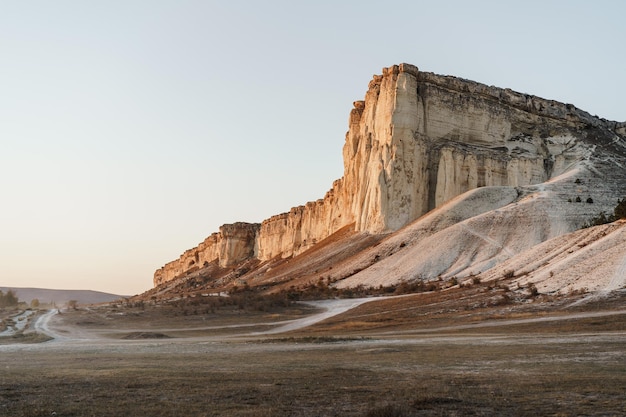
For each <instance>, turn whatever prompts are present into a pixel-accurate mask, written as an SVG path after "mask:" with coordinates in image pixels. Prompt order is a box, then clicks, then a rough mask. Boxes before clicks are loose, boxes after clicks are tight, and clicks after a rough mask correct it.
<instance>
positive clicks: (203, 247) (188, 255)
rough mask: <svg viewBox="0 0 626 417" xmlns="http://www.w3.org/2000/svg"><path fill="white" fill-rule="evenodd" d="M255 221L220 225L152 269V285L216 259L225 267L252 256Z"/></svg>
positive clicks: (254, 251)
mask: <svg viewBox="0 0 626 417" xmlns="http://www.w3.org/2000/svg"><path fill="white" fill-rule="evenodd" d="M260 226H261V225H259V224H257V223H241V222H240V223H234V224H225V225H223V226H221V227H220V231H219V232H218V233H213V234H211V235H210V236H209V237H207V238H206V239H205V240H204V241H203V242H202V243H200V244H199V245H198V246H197V247H195V248H193V249H189V250H186V251H185V252H184V253H183V254H182V255H181V256H180V257H179V258H178V259H176V260H174V261H172V262H169V263H167V264H165V265H164V266H163V267H162V268H159V269H157V270H156V272H155V273H154V279H153V282H154V285H155V286H156V285H159V284H162V283H164V282H167V281H170V280H172V279H174V278H177V277H180V276H183V275H184V274H186V273H189V272H191V271H195V270H197V269H199V268H202V267H204V266H207V265H208V264H210V263H212V262H217V263H218V264H219V266H220V267H222V268H228V267H230V266H233V265H236V264H237V263H239V262H242V261H244V260H246V259H249V258H252V257H254V256H256V252H257V246H256V241H257V234H258V231H259V229H260Z"/></svg>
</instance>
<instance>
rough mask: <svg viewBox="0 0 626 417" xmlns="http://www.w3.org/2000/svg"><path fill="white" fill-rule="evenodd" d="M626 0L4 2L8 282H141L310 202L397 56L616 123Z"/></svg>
mask: <svg viewBox="0 0 626 417" xmlns="http://www.w3.org/2000/svg"><path fill="white" fill-rule="evenodd" d="M624 16H626V2H623V1H617V0H616V1H593V2H590V1H550V0H543V1H524V2H512V1H511V2H506V1H471V2H470V1H446V2H437V1H396V2H386V3H385V2H382V1H363V0H361V1H340V0H334V1H325V0H324V1H320V0H317V1H310V2H304V1H293V0H291V1H272V0H267V1H252V0H251V1H236V0H230V1H199V0H198V1H189V0H170V1H159V0H142V1H139V0H137V1H133V0H107V1H82V0H75V1H64V0H57V1H34V0H33V1H9V0H0V196H1V197H0V286H13V287H44V288H62V289H93V290H100V291H107V292H113V293H117V294H123V295H132V294H136V293H140V292H143V291H145V290H147V289H149V288H151V286H152V274H153V272H154V270H155V269H157V268H159V267H161V266H162V265H163V264H165V263H166V262H168V261H171V260H173V259H175V258H177V257H178V256H179V255H180V254H181V253H182V252H183V251H184V250H186V249H188V248H191V247H194V246H196V245H197V244H198V243H199V242H201V241H202V240H204V238H205V237H206V236H208V235H209V234H211V233H212V232H215V231H217V230H218V228H219V226H220V225H221V224H224V223H233V222H235V221H246V222H260V221H262V220H263V219H265V218H268V217H270V216H271V215H273V214H278V213H282V212H285V211H288V210H289V209H290V208H291V207H293V206H297V205H300V204H304V203H306V202H307V201H310V200H316V199H318V198H321V197H323V196H324V193H325V192H326V191H327V190H328V189H330V187H331V184H332V181H333V180H335V179H337V178H340V177H341V175H342V173H343V162H342V158H341V148H342V146H343V142H344V137H345V132H346V130H347V121H348V115H349V112H350V109H351V108H352V102H353V101H355V100H361V99H363V97H364V95H365V92H366V90H367V84H368V82H369V81H370V79H371V77H372V75H374V74H379V73H381V69H382V67H387V66H391V65H393V64H398V63H401V62H408V63H411V64H414V65H417V66H418V67H419V68H420V69H421V70H424V71H431V72H436V73H439V74H449V75H456V76H460V77H463V78H468V79H472V80H475V81H479V82H483V83H485V84H489V85H496V86H499V87H508V88H512V89H514V90H517V91H520V92H524V93H529V94H535V95H538V96H541V97H544V98H549V99H555V100H558V101H562V102H566V103H572V104H574V105H576V106H577V107H579V108H582V109H583V110H586V111H588V112H589V113H591V114H597V115H599V116H601V117H604V118H606V119H610V120H618V121H624V120H626V82H625V76H626V54H625V53H624V50H625V41H626V25H625V24H624Z"/></svg>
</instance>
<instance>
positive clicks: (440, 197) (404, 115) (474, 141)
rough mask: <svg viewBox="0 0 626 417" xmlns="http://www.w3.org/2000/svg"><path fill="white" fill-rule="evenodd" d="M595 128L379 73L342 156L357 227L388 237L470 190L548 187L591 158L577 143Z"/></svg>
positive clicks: (574, 116)
mask: <svg viewBox="0 0 626 417" xmlns="http://www.w3.org/2000/svg"><path fill="white" fill-rule="evenodd" d="M598 123H599V122H598V121H597V119H595V120H594V118H592V117H591V116H589V115H588V114H587V113H585V112H582V111H581V110H579V109H576V108H575V107H574V106H572V105H567V104H561V103H557V102H554V101H549V100H544V99H541V98H538V97H534V96H528V95H524V94H520V93H516V92H513V91H511V90H503V89H500V88H496V87H488V86H485V85H482V84H479V83H475V82H472V81H467V80H462V79H459V78H454V77H445V76H440V75H435V74H431V73H424V72H420V71H418V69H417V68H416V67H414V66H412V65H408V64H401V65H399V66H394V67H391V68H386V69H384V71H383V75H382V76H375V77H374V79H373V80H372V81H371V82H370V86H369V90H368V92H367V94H366V96H365V101H363V102H357V103H355V108H354V110H352V113H351V115H350V131H349V132H348V135H347V138H346V144H345V146H344V151H343V153H344V164H345V174H344V181H345V187H346V188H347V189H349V190H352V193H350V196H351V197H352V200H351V215H353V216H354V218H355V220H356V228H357V230H359V231H368V232H373V233H378V232H384V231H393V230H397V229H398V228H400V227H402V226H403V225H405V224H407V223H408V222H410V221H412V220H414V219H416V218H417V217H419V216H420V215H422V214H424V213H426V212H427V211H429V210H431V209H433V208H434V207H437V206H439V205H441V204H443V203H445V202H446V201H448V200H450V199H452V198H453V197H455V196H457V195H460V194H462V193H464V192H466V191H468V190H471V189H473V188H476V187H483V186H492V185H495V186H501V185H507V186H524V185H529V184H537V183H542V182H544V181H547V180H549V179H550V178H552V177H554V176H557V175H559V174H561V173H563V172H564V171H565V170H567V169H568V167H571V165H572V164H574V163H576V162H578V161H580V160H582V159H583V158H585V157H586V156H588V155H589V153H590V152H591V149H592V147H591V146H590V145H589V144H586V143H583V142H582V141H581V139H584V138H585V137H586V136H587V133H586V132H585V129H588V128H589V127H590V126H593V124H598ZM607 127H609V126H607Z"/></svg>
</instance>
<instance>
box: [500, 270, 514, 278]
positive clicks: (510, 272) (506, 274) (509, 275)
mask: <svg viewBox="0 0 626 417" xmlns="http://www.w3.org/2000/svg"><path fill="white" fill-rule="evenodd" d="M502 276H503V277H504V278H513V277H514V276H515V271H513V270H512V269H507V270H506V271H504V274H503V275H502Z"/></svg>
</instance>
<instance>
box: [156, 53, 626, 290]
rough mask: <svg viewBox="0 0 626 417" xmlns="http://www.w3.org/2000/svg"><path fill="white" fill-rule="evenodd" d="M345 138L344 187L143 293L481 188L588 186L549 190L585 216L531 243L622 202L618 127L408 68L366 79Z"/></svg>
mask: <svg viewBox="0 0 626 417" xmlns="http://www.w3.org/2000/svg"><path fill="white" fill-rule="evenodd" d="M348 127H349V128H348V132H347V134H346V138H345V145H344V148H343V159H344V175H343V177H342V178H341V179H339V180H336V181H335V182H334V183H333V185H332V188H331V189H330V191H328V192H327V193H326V195H325V196H324V198H323V199H320V200H317V201H315V202H309V203H307V204H306V205H304V206H299V207H295V208H292V209H291V210H290V211H289V212H287V213H283V214H279V215H276V216H273V217H271V218H269V219H267V220H264V221H263V222H262V223H261V224H248V223H235V224H232V225H224V226H222V227H221V228H220V231H219V232H218V233H214V234H212V235H210V236H209V237H208V238H207V239H206V240H205V241H204V242H202V243H201V244H199V245H198V246H197V247H195V248H193V249H189V250H187V251H186V252H184V253H183V254H182V255H181V256H180V258H179V259H176V260H174V261H172V262H169V263H167V264H166V265H165V266H163V267H162V268H160V269H158V270H157V271H156V272H155V274H154V285H155V286H158V285H160V284H163V283H166V282H168V281H171V280H173V279H176V278H179V277H183V276H185V275H188V274H191V273H193V272H195V271H197V270H199V269H202V268H208V267H209V266H211V265H213V266H215V267H217V268H221V269H222V270H225V269H227V268H232V267H234V266H236V265H240V264H241V263H242V262H250V261H254V262H257V263H263V262H267V261H270V260H272V259H283V258H289V257H292V256H296V255H298V254H302V253H303V252H305V251H307V250H310V249H312V248H314V247H315V245H316V244H318V243H320V242H322V241H323V240H324V239H326V238H328V237H329V236H331V235H333V234H335V233H337V232H339V231H340V230H346V228H347V229H349V230H351V231H353V232H355V233H357V234H367V235H384V234H388V233H392V232H395V231H398V230H399V229H401V228H403V227H405V226H407V225H409V224H411V223H412V222H414V221H415V220H417V219H419V218H420V217H421V216H423V215H424V214H426V213H429V212H431V211H432V210H433V209H436V208H438V207H441V206H443V205H444V204H446V203H447V202H450V201H451V200H453V199H454V198H455V197H458V196H461V195H462V194H464V193H466V192H468V191H471V190H474V189H477V188H482V187H509V188H508V189H509V190H513V189H514V190H517V191H515V192H514V193H513V194H514V197H515V198H511V200H510V201H509V203H513V202H514V201H515V199H516V198H518V199H522V198H523V197H524V195H525V193H528V192H529V189H525V187H529V186H533V185H537V184H545V183H551V182H555V181H557V182H558V181H560V179H562V178H565V177H567V176H568V175H569V174H571V173H574V172H578V173H580V172H581V170H585V172H587V173H588V174H589V175H591V177H593V178H595V179H596V180H597V182H598V185H597V186H595V187H590V186H589V185H587V186H584V187H582V186H579V184H576V185H571V187H569V188H568V187H567V186H566V187H559V189H562V190H563V192H562V195H561V197H562V198H563V199H565V200H566V199H567V198H570V199H571V198H572V197H571V196H573V195H574V194H573V193H578V194H582V193H583V192H584V194H585V195H584V198H588V199H589V200H592V201H594V202H595V204H594V205H593V206H591V205H581V206H577V207H576V209H575V210H569V209H568V208H566V209H565V211H563V212H562V214H563V216H564V218H565V219H566V220H564V221H563V224H562V226H561V227H560V228H559V230H556V229H554V228H553V229H554V230H551V231H549V232H545V233H544V235H545V236H544V237H543V238H540V240H541V239H543V240H546V239H548V238H549V237H552V236H555V235H558V234H560V233H567V232H571V231H573V230H575V229H576V228H577V227H580V225H581V224H582V223H583V222H584V220H585V219H586V218H589V217H591V216H592V215H593V214H597V213H598V212H599V211H607V212H609V211H610V210H611V208H612V207H613V206H614V204H615V199H616V198H618V197H619V196H620V193H621V195H626V185H622V184H624V181H623V180H624V167H626V123H618V122H613V121H608V120H604V119H600V118H597V117H594V116H591V115H589V114H588V113H587V112H585V111H583V110H580V109H578V108H576V107H575V106H573V105H571V104H563V103H559V102H556V101H552V100H546V99H542V98H539V97H536V96H532V95H527V94H522V93H517V92H514V91H512V90H509V89H502V88H497V87H492V86H486V85H483V84H480V83H477V82H473V81H469V80H464V79H460V78H456V77H450V76H442V75H436V74H432V73H428V72H422V71H419V70H418V68H417V67H415V66H413V65H410V64H400V65H394V66H392V67H389V68H384V69H383V72H382V75H375V76H374V77H373V79H372V80H371V81H370V83H369V88H368V90H367V93H366V94H365V99H364V100H361V101H356V102H354V108H353V109H352V111H351V112H350V116H349V121H348ZM568 173H569V174H568ZM580 175H582V174H580ZM573 181H574V179H571V181H570V182H572V183H573ZM568 184H569V182H568ZM588 184H589V183H588ZM583 188H584V190H583ZM535 191H536V190H535ZM567 193H569V194H567ZM509 194H510V192H509ZM566 194H567V195H570V197H567V195H566ZM567 207H569V206H567ZM568 210H569V211H568ZM346 282H349V281H346Z"/></svg>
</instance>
